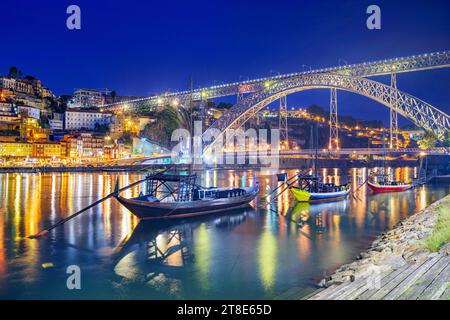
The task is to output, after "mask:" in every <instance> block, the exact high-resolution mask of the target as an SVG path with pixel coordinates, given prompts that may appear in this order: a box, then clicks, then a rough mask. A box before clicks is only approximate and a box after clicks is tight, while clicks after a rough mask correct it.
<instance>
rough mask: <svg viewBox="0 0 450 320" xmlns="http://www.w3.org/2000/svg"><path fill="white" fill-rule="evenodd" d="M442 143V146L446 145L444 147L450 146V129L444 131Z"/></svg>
mask: <svg viewBox="0 0 450 320" xmlns="http://www.w3.org/2000/svg"><path fill="white" fill-rule="evenodd" d="M443 144H444V147H446V148H449V147H450V130H449V131H447V132H446V133H445V136H444V143H443Z"/></svg>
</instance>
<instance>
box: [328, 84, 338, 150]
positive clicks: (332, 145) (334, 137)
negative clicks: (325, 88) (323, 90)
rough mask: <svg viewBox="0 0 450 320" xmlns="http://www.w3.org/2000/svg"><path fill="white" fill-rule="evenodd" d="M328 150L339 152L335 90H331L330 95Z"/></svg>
mask: <svg viewBox="0 0 450 320" xmlns="http://www.w3.org/2000/svg"><path fill="white" fill-rule="evenodd" d="M328 149H330V150H333V149H335V150H339V129H338V102H337V89H336V88H331V95H330V141H329V144H328Z"/></svg>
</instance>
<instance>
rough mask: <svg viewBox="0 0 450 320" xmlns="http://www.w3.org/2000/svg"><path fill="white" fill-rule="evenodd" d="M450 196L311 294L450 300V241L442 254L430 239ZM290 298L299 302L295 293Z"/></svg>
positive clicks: (402, 224)
mask: <svg viewBox="0 0 450 320" xmlns="http://www.w3.org/2000/svg"><path fill="white" fill-rule="evenodd" d="M449 208H450V196H447V197H445V198H443V199H441V200H439V201H436V202H435V203H433V204H432V205H430V206H429V207H427V208H426V209H424V210H422V211H421V212H419V213H417V214H415V215H414V216H412V217H409V218H408V219H406V220H405V221H402V222H400V223H399V224H398V226H396V227H395V228H394V229H392V230H390V231H388V232H385V233H383V234H382V235H381V236H379V237H378V238H377V240H375V241H374V242H373V243H372V244H371V246H370V248H369V249H368V250H367V251H364V252H362V253H361V254H360V255H358V258H359V260H357V261H355V262H353V263H351V264H348V265H344V266H341V267H339V269H338V270H337V271H336V272H335V273H334V274H332V275H330V276H329V277H327V278H326V279H323V280H322V281H321V283H322V284H323V286H324V288H322V289H320V290H318V291H316V292H314V293H313V294H310V295H309V296H308V297H302V296H297V298H307V299H311V300H395V299H400V300H437V299H441V300H449V299H450V243H447V244H444V245H443V246H442V247H441V248H440V249H439V250H437V252H431V251H429V250H427V248H426V245H425V240H426V239H427V238H428V237H429V236H430V234H431V233H432V232H433V229H434V228H435V226H436V224H437V220H438V214H439V211H440V210H446V211H448V210H449ZM290 298H294V296H293V295H292V296H291V297H290Z"/></svg>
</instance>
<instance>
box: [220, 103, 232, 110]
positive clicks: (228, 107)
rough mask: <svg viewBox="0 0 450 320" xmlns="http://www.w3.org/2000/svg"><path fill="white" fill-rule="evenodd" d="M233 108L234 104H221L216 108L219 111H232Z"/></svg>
mask: <svg viewBox="0 0 450 320" xmlns="http://www.w3.org/2000/svg"><path fill="white" fill-rule="evenodd" d="M232 106H233V104H232V103H226V102H219V103H218V104H217V106H216V108H217V109H230V108H231V107H232Z"/></svg>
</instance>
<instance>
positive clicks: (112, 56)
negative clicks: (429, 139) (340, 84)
mask: <svg viewBox="0 0 450 320" xmlns="http://www.w3.org/2000/svg"><path fill="white" fill-rule="evenodd" d="M434 2H435V3H436V5H435V6H431V7H430V6H429V4H425V3H422V4H418V3H413V4H409V3H408V4H403V5H402V4H401V3H400V4H399V3H396V4H392V3H388V2H386V1H379V2H378V3H377V4H378V5H379V6H380V8H381V12H382V28H381V30H368V29H367V28H366V26H365V21H366V19H367V17H368V15H367V14H366V13H365V10H366V8H367V6H368V4H369V3H368V2H367V3H366V1H357V2H356V1H355V2H347V3H343V4H338V3H334V2H330V1H324V2H321V4H320V5H319V4H312V3H298V4H291V3H286V2H285V3H282V4H281V6H280V7H278V8H275V9H271V8H270V6H268V5H267V3H266V2H258V3H257V4H255V3H252V4H248V3H246V4H242V5H240V6H237V5H236V4H230V3H229V2H227V4H226V5H225V4H224V3H222V2H216V3H214V4H207V3H201V2H196V3H194V4H189V5H187V4H177V5H175V6H174V8H172V10H170V11H169V10H168V9H169V8H168V7H167V6H166V5H164V4H161V3H156V4H155V3H153V4H148V3H139V4H137V5H136V6H133V7H131V6H130V7H128V6H127V7H123V6H121V4H120V2H116V1H110V2H108V3H107V4H102V5H101V6H100V5H96V4H92V3H88V2H86V1H79V2H78V3H77V5H79V6H80V8H81V12H82V26H81V27H82V28H81V30H72V31H71V30H68V29H67V28H66V27H65V19H66V18H67V16H68V15H67V14H66V13H65V9H66V8H67V6H68V5H69V3H64V2H62V3H60V4H55V5H53V4H52V5H51V6H50V5H46V4H45V3H44V4H39V5H38V4H34V3H32V4H27V6H22V7H18V6H17V5H16V4H15V3H13V2H11V1H6V2H5V3H4V5H3V6H4V7H5V8H9V7H11V10H10V14H9V15H8V16H7V17H6V18H5V19H4V20H3V22H1V23H2V24H3V23H4V24H5V26H6V25H9V26H10V27H12V28H11V30H12V32H8V33H7V34H6V35H5V36H4V43H6V44H7V45H8V50H7V51H5V52H3V53H2V54H1V56H3V58H2V59H1V62H0V70H1V72H0V73H1V74H6V73H7V71H8V70H7V69H8V68H9V66H11V65H15V66H17V67H19V68H20V69H21V70H22V71H23V72H24V74H31V75H35V76H37V77H39V78H41V79H43V81H44V82H45V83H46V84H47V85H48V86H49V87H50V88H51V89H53V90H54V92H56V93H57V94H58V95H60V94H71V93H72V92H73V89H75V88H81V87H90V88H108V89H113V90H116V91H117V93H118V94H119V95H140V96H147V95H150V94H155V93H160V92H164V91H167V90H185V89H187V88H188V86H189V78H190V77H191V76H192V78H193V81H194V86H195V87H200V86H210V85H214V84H221V83H227V82H234V81H244V80H246V79H248V78H249V79H252V78H258V77H262V76H271V75H276V74H278V73H290V72H295V71H302V70H309V68H313V69H315V68H320V67H328V66H339V65H343V64H347V63H348V64H351V63H359V62H365V61H372V60H378V59H385V58H392V57H396V56H406V55H412V54H420V53H426V52H432V51H442V50H446V49H448V48H447V44H448V43H450V42H449V40H450V37H449V36H448V34H449V32H448V31H449V30H448V28H449V27H448V25H446V24H445V21H446V19H448V15H449V14H448V12H449V10H446V9H448V7H449V4H448V3H446V2H443V1H434ZM13 5H14V7H13ZM439 6H440V7H442V10H436V7H439ZM199 8H201V9H202V10H201V11H199ZM280 8H282V9H280ZM44 9H45V10H44ZM286 9H289V10H286ZM278 11H283V14H277V13H280V12H278ZM417 11H420V12H421V14H422V17H421V19H414V20H411V18H412V17H413V15H412V13H413V12H417ZM28 12H36V13H41V15H40V17H41V19H39V20H37V19H36V18H35V17H33V16H30V14H29V13H28ZM94 12H95V14H93V13H94ZM155 12H159V13H160V14H155ZM199 12H203V14H202V15H200V14H199ZM326 12H329V14H328V13H326ZM343 12H347V16H348V19H345V21H340V19H336V18H335V16H336V17H337V16H341V14H340V13H343ZM394 12H395V15H394ZM131 13H133V14H131ZM205 13H208V14H206V15H205ZM244 13H247V16H246V15H245V14H244ZM394 16H395V17H394ZM243 17H246V18H243ZM350 17H354V18H353V19H351V18H350ZM167 21H170V23H167ZM412 21H414V23H412ZM164 22H165V23H164ZM431 22H432V23H431ZM205 26H208V28H206V27H205ZM30 29H35V30H39V31H40V32H46V34H47V37H46V38H45V39H44V40H42V39H28V40H27V41H26V42H25V43H24V42H23V41H21V38H22V37H24V36H25V34H26V33H27V32H28V31H29V30H30ZM105 29H107V30H108V32H106V33H105V32H103V31H105ZM336 29H338V30H340V32H338V33H335V32H330V31H331V30H336ZM251 30H254V31H256V30H257V31H258V32H252V31H251ZM125 31H126V32H125ZM191 35H195V36H191ZM219 39H220V41H219ZM344 40H345V41H344ZM400 40H401V41H400ZM350 43H351V46H350ZM25 46H30V47H32V48H35V50H33V52H35V54H32V53H31V52H30V51H29V50H25ZM43 47H45V48H46V49H45V50H44V49H43ZM36 52H42V53H36ZM386 52H389V54H387V53H386ZM448 78H449V72H448V70H435V71H427V72H422V73H420V75H414V74H409V75H399V88H400V89H401V90H404V91H405V92H408V93H410V94H412V95H415V96H418V97H421V98H422V99H424V100H425V101H427V102H430V103H431V104H433V105H436V106H438V107H439V108H440V109H441V110H443V111H445V112H447V113H448V112H449V107H450V105H449V103H448V101H449V96H448V94H447V91H446V90H445V83H446V81H448ZM377 79H378V80H379V81H383V82H388V79H387V77H379V78H377ZM339 99H340V107H341V112H342V114H352V115H355V116H356V117H359V118H369V119H378V118H380V112H379V111H380V110H384V108H380V106H379V105H378V104H377V103H376V102H373V101H370V100H367V99H365V98H362V97H358V96H356V95H353V94H350V93H344V92H342V93H341V92H339ZM220 100H224V101H227V99H220ZM328 101H329V93H328V92H326V91H324V90H319V91H308V92H302V93H300V94H295V95H292V96H289V97H288V103H289V104H290V105H302V106H305V105H308V104H312V103H316V104H319V105H321V106H323V107H327V105H328ZM230 102H233V101H232V100H230ZM361 105H364V106H366V105H367V106H368V108H365V110H364V112H360V106H361ZM356 111H358V112H356ZM381 120H383V121H384V123H387V121H388V112H387V110H386V112H385V113H384V114H383V115H382V118H381ZM401 122H402V124H406V123H408V122H407V121H404V120H402V121H401Z"/></svg>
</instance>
